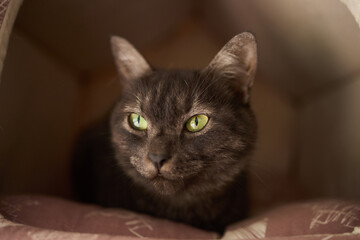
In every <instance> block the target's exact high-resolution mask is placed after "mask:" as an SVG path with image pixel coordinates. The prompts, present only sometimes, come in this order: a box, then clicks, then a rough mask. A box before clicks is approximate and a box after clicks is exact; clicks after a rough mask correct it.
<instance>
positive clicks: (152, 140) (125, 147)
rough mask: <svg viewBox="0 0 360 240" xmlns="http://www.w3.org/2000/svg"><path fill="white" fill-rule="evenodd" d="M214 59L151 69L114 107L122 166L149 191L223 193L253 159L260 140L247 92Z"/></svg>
mask: <svg viewBox="0 0 360 240" xmlns="http://www.w3.org/2000/svg"><path fill="white" fill-rule="evenodd" d="M115 56H116V55H115ZM215 60H216V58H215ZM225 60H228V59H225ZM221 61H224V59H222V60H221ZM213 62H214V61H213ZM213 62H212V63H211V64H210V65H209V67H207V68H206V69H204V70H203V71H185V70H181V71H175V70H173V71H153V70H149V69H147V70H146V71H144V72H142V73H141V75H140V76H137V77H135V78H133V79H131V81H130V82H128V83H127V85H126V88H125V90H124V93H123V96H122V98H121V99H120V101H119V102H118V103H117V105H116V106H115V108H114V110H113V112H112V119H111V131H112V142H113V146H114V148H115V152H116V158H117V161H118V165H119V167H121V168H123V170H124V171H125V173H126V174H128V175H129V176H130V177H131V178H132V179H133V180H134V182H136V183H137V184H140V185H142V186H144V187H145V188H146V189H148V190H149V191H152V192H154V193H158V194H162V195H170V194H176V193H182V192H186V193H191V194H202V193H206V192H214V191H218V190H219V189H221V188H222V187H223V186H224V185H225V184H227V183H229V182H231V181H233V180H234V178H236V177H237V176H238V175H239V174H241V173H242V171H243V170H244V168H245V166H246V164H247V162H248V159H249V155H250V153H251V151H252V149H253V146H254V142H255V138H256V122H255V118H254V116H253V113H252V111H251V109H250V108H249V105H248V92H245V91H244V90H243V89H241V88H239V85H238V84H239V82H238V81H236V80H234V79H233V76H232V75H229V70H227V72H226V73H224V74H222V73H221V71H220V72H219V71H218V70H217V69H216V67H218V66H214V64H216V62H215V63H213ZM212 64H213V65H212ZM121 67H122V69H124V66H121ZM125 67H126V66H125ZM240 67H241V65H240ZM121 73H122V72H121ZM125 74H129V70H127V72H126V73H125ZM130 74H131V72H130ZM237 74H238V75H239V77H241V78H242V79H245V78H246V77H248V76H247V73H246V72H244V71H237ZM123 77H124V76H123ZM249 88H250V87H249Z"/></svg>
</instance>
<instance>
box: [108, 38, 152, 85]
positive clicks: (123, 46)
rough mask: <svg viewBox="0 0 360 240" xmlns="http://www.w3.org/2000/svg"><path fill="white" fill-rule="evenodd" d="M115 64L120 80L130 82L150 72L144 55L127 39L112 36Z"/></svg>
mask: <svg viewBox="0 0 360 240" xmlns="http://www.w3.org/2000/svg"><path fill="white" fill-rule="evenodd" d="M110 42H111V49H112V54H113V56H114V60H115V65H116V68H117V70H118V73H119V74H120V77H121V78H122V79H121V80H122V81H125V82H130V81H131V80H133V79H136V78H140V77H142V76H144V75H145V74H147V73H149V72H151V67H150V66H149V64H148V63H147V62H146V60H145V59H144V57H143V56H142V55H141V54H140V53H139V52H138V51H137V50H136V49H135V47H134V46H133V45H131V44H130V43H129V42H128V41H127V40H125V39H124V38H121V37H117V36H112V37H111V39H110Z"/></svg>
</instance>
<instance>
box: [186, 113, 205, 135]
mask: <svg viewBox="0 0 360 240" xmlns="http://www.w3.org/2000/svg"><path fill="white" fill-rule="evenodd" d="M208 121H209V118H208V117H207V116H205V115H201V114H199V115H195V116H192V117H191V118H190V119H189V120H188V121H187V123H186V128H187V130H189V131H190V132H198V131H200V130H201V129H203V128H204V127H205V126H206V123H207V122H208Z"/></svg>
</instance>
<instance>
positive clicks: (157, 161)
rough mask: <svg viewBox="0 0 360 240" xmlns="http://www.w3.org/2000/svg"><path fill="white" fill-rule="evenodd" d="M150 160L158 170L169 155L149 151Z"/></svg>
mask: <svg viewBox="0 0 360 240" xmlns="http://www.w3.org/2000/svg"><path fill="white" fill-rule="evenodd" d="M148 156H149V158H150V160H151V161H152V162H153V164H154V166H155V168H156V169H157V170H158V171H159V170H160V169H161V167H162V166H163V165H164V163H165V162H166V161H167V160H168V159H170V156H169V155H167V154H154V153H149V154H148Z"/></svg>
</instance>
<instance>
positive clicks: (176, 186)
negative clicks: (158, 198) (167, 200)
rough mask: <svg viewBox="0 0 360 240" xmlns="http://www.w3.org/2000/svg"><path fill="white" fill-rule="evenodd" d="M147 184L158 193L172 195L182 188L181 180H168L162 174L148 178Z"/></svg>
mask: <svg viewBox="0 0 360 240" xmlns="http://www.w3.org/2000/svg"><path fill="white" fill-rule="evenodd" d="M149 184H150V185H151V186H152V188H153V190H154V191H155V192H156V193H157V194H159V195H173V194H176V193H177V192H179V191H180V190H181V189H182V188H183V184H181V182H179V181H174V180H169V179H167V178H164V177H162V176H157V177H155V178H153V179H151V180H149Z"/></svg>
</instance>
